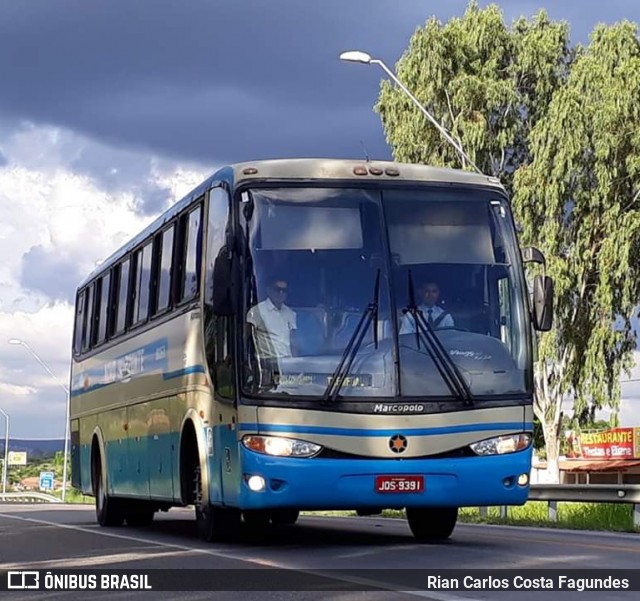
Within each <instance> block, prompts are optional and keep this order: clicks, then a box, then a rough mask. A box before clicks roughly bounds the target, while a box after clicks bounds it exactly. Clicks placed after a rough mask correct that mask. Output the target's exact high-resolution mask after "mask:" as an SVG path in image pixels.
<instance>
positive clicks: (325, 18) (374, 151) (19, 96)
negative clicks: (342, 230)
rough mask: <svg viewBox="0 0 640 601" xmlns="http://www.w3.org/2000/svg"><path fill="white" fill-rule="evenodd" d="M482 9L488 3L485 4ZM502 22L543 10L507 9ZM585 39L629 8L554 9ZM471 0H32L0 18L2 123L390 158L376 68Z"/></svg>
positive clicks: (150, 142) (131, 142)
mask: <svg viewBox="0 0 640 601" xmlns="http://www.w3.org/2000/svg"><path fill="white" fill-rule="evenodd" d="M481 4H483V5H485V4H487V2H482V3H481ZM502 4H503V6H504V7H505V8H504V10H505V15H506V17H507V19H508V20H511V19H513V18H515V17H517V16H518V15H519V14H522V13H524V14H527V15H531V14H533V13H535V12H537V10H538V9H539V8H540V7H542V6H544V2H534V1H524V0H523V1H521V2H512V1H510V2H502ZM548 4H549V9H548V10H549V13H550V14H551V16H552V18H563V19H568V20H570V21H571V26H572V32H573V36H574V39H580V40H582V41H586V36H587V34H588V32H589V31H590V30H591V28H592V27H593V24H594V23H595V22H597V21H599V20H604V21H607V22H612V21H613V20H618V19H620V18H622V17H628V18H631V19H633V18H638V17H639V16H640V7H637V6H636V5H634V4H633V3H630V2H623V1H621V0H617V1H616V0H612V1H609V2H607V3H606V5H604V4H602V3H601V2H599V1H596V0H586V1H585V0H583V1H577V0H576V1H572V2H570V1H566V2H562V3H557V2H554V3H551V2H549V3H548ZM466 5H467V2H466V0H453V1H450V2H447V3H436V2H425V1H424V0H349V1H348V2H347V1H344V0H323V1H322V2H303V1H300V0H269V1H268V2H267V1H264V0H241V1H240V0H239V1H234V2H222V1H218V2H213V1H211V0H206V1H205V0H192V1H190V2H182V1H180V2H178V1H172V2H167V1H159V0H138V1H136V2H115V1H105V0H94V1H92V2H90V3H88V2H86V1H85V0H59V1H57V2H53V1H51V0H31V1H30V2H13V3H6V2H5V3H3V5H2V7H1V8H0V73H2V81H3V93H2V95H0V113H2V112H3V113H5V115H12V116H13V117H14V118H25V119H30V120H34V121H36V122H39V123H50V124H55V125H60V126H66V127H69V128H71V129H73V130H76V131H82V132H85V133H87V134H89V135H91V136H94V137H97V138H99V139H100V140H102V141H103V142H106V143H109V144H112V145H114V146H118V147H125V146H127V147H131V148H133V147H135V148H136V149H143V150H148V152H149V153H150V154H157V153H160V154H163V155H165V156H167V157H173V158H179V159H189V160H194V161H199V162H201V163H203V164H210V163H216V164H219V163H224V162H228V161H235V160H246V159H254V158H268V157H276V156H338V157H346V156H361V154H362V143H364V145H365V146H366V147H367V148H368V150H369V152H370V154H371V155H372V156H373V157H379V158H388V157H389V156H390V153H389V150H388V148H387V145H386V143H385V141H384V136H383V134H382V130H381V125H380V122H379V118H378V117H377V116H376V115H375V114H373V113H372V110H371V107H372V105H373V104H374V102H375V100H376V97H377V93H378V85H379V81H380V79H381V77H383V74H382V72H381V71H380V70H379V69H378V68H376V67H366V66H360V65H347V64H344V63H340V62H339V61H338V54H339V53H340V52H341V51H342V50H345V49H351V48H361V49H364V50H367V51H369V52H371V53H372V54H374V55H377V56H379V57H380V58H383V59H384V60H385V61H386V62H387V64H389V65H393V63H394V62H395V60H397V58H399V56H400V55H401V54H402V52H403V51H404V49H405V48H406V46H407V43H408V40H409V38H410V36H411V34H412V33H413V32H414V31H415V29H416V27H418V26H420V25H422V24H423V23H424V22H425V20H426V19H427V18H428V17H429V16H431V15H432V14H434V13H435V14H436V15H437V16H438V18H440V19H441V20H443V21H444V20H447V19H448V18H450V17H451V16H453V15H461V14H462V12H463V11H464V9H465V7H466Z"/></svg>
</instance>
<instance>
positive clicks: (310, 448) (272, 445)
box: [242, 435, 322, 457]
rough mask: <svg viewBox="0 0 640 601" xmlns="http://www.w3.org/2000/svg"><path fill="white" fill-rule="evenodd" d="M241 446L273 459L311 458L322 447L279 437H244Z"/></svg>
mask: <svg viewBox="0 0 640 601" xmlns="http://www.w3.org/2000/svg"><path fill="white" fill-rule="evenodd" d="M242 444H243V445H244V446H245V447H246V448H247V449H250V450H251V451H255V452H256V453H263V454H264V455H273V456H275V457H313V456H314V455H316V454H318V453H319V452H320V450H321V449H322V447H321V446H320V445H318V444H314V443H313V442H307V441H306V440H296V439H295V438H283V437H281V436H256V435H251V436H245V437H244V438H243V439H242Z"/></svg>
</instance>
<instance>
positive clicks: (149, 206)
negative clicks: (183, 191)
mask: <svg viewBox="0 0 640 601" xmlns="http://www.w3.org/2000/svg"><path fill="white" fill-rule="evenodd" d="M137 197H138V205H137V207H136V210H137V212H139V213H141V214H142V215H157V214H158V213H162V211H163V210H164V209H166V208H167V206H168V203H169V202H170V201H172V200H174V198H173V194H172V192H171V190H170V189H169V188H164V187H162V186H150V187H148V188H146V189H143V190H140V191H139V192H138V194H137Z"/></svg>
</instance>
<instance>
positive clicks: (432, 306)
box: [400, 282, 455, 334]
mask: <svg viewBox="0 0 640 601" xmlns="http://www.w3.org/2000/svg"><path fill="white" fill-rule="evenodd" d="M419 292H420V296H421V298H422V299H423V302H422V303H421V304H420V305H418V309H419V310H420V311H422V315H423V316H424V318H425V319H426V320H427V323H429V325H430V326H431V327H432V328H433V329H434V330H437V329H438V328H453V327H455V323H454V321H453V317H451V315H450V314H449V313H447V312H446V311H445V310H444V309H443V308H442V307H439V306H438V299H439V298H440V287H439V286H438V284H437V283H436V282H425V283H424V284H423V285H422V286H421V287H420V291H419ZM415 331H416V324H415V323H414V321H413V317H412V316H411V315H410V314H409V313H406V314H405V315H404V316H403V317H402V323H401V325H400V334H413V333H414V332H415Z"/></svg>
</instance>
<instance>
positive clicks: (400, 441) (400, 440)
mask: <svg viewBox="0 0 640 601" xmlns="http://www.w3.org/2000/svg"><path fill="white" fill-rule="evenodd" d="M408 444H409V441H408V440H407V439H406V437H405V436H403V435H402V434H394V435H393V436H392V437H391V438H390V439H389V449H391V452H392V453H396V454H399V453H404V452H405V451H406V450H407V446H408Z"/></svg>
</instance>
